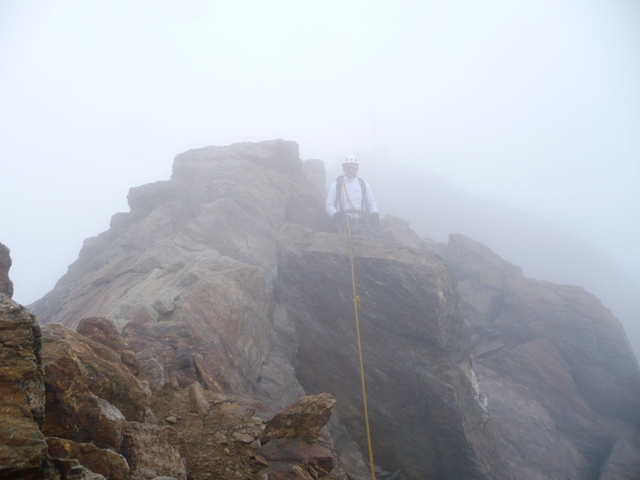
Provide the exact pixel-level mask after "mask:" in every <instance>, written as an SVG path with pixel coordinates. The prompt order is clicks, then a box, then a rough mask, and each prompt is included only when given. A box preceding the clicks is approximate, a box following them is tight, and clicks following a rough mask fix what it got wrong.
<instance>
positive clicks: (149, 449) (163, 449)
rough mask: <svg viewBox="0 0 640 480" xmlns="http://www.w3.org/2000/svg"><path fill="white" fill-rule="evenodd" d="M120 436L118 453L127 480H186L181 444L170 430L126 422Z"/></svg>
mask: <svg viewBox="0 0 640 480" xmlns="http://www.w3.org/2000/svg"><path fill="white" fill-rule="evenodd" d="M122 434H123V440H122V446H121V447H120V450H119V453H120V454H121V455H123V456H124V457H125V458H126V459H127V462H128V463H129V467H130V468H131V471H130V473H129V478H130V479H131V480H147V479H149V478H154V477H160V476H167V477H174V478H176V479H177V480H186V478H187V458H186V447H185V443H184V440H183V439H182V438H181V437H180V435H179V434H178V432H176V430H174V429H173V428H172V427H158V426H156V425H148V424H142V423H138V422H127V424H126V425H125V427H124V429H123V431H122Z"/></svg>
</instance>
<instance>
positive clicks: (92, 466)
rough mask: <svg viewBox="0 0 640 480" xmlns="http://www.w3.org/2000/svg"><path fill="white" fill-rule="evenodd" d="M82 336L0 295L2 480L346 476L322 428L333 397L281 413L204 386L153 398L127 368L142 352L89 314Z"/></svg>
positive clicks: (171, 388) (305, 400)
mask: <svg viewBox="0 0 640 480" xmlns="http://www.w3.org/2000/svg"><path fill="white" fill-rule="evenodd" d="M79 330H83V331H85V332H87V333H88V335H86V336H85V335H82V334H80V333H77V332H74V331H72V330H70V329H68V328H67V327H64V326H63V325H60V324H48V325H47V326H45V327H44V328H43V329H42V330H41V329H40V327H39V326H38V324H37V323H36V322H35V318H34V317H33V315H31V314H30V313H29V312H28V311H27V310H26V309H25V308H24V307H22V306H20V305H18V304H16V303H15V302H13V301H11V300H10V299H8V298H7V297H6V296H4V295H0V341H1V342H2V346H3V348H2V353H1V357H0V361H1V363H0V388H1V390H0V392H1V393H2V399H3V407H2V422H1V423H0V445H1V447H0V477H1V478H3V479H4V478H6V479H34V480H36V479H51V480H53V479H60V480H66V479H68V480H73V479H84V480H99V479H104V478H107V479H112V480H126V479H130V480H144V479H160V478H162V479H165V480H166V479H167V478H174V479H176V480H186V479H187V478H190V479H200V478H216V479H235V478H265V479H267V478H317V476H318V475H320V476H323V477H325V478H335V479H338V478H345V476H344V473H343V472H341V471H340V469H339V468H337V469H336V468H334V467H336V463H335V457H336V453H335V449H334V447H333V443H332V441H331V437H330V436H329V434H328V431H327V430H326V429H323V427H324V425H325V424H326V423H327V422H328V421H329V419H330V417H331V414H332V412H333V406H334V404H335V400H334V399H333V398H332V397H331V396H330V395H328V394H324V395H317V396H307V397H302V398H300V399H299V400H298V402H296V403H294V404H292V405H289V406H288V407H286V408H285V409H283V410H282V411H281V412H280V413H278V414H276V415H275V416H274V415H273V414H272V413H271V412H270V411H269V410H268V408H267V407H266V406H265V405H264V404H262V403H260V402H258V401H256V400H253V399H249V398H242V397H239V396H234V395H223V394H216V393H214V392H211V391H205V390H204V388H203V387H202V385H201V384H200V383H197V382H196V383H193V384H192V385H190V386H189V387H188V388H185V389H182V388H180V387H179V386H178V385H177V384H173V385H171V384H170V385H168V386H167V388H165V389H163V390H162V391H159V392H157V393H156V394H155V395H153V394H152V393H151V391H150V390H149V388H148V382H147V381H146V380H143V379H140V378H139V377H136V376H134V375H133V374H132V372H131V370H130V369H129V367H128V366H127V365H125V364H124V363H123V361H122V359H123V358H128V359H129V360H132V359H133V358H136V357H135V355H133V352H131V351H130V350H129V349H128V346H127V345H126V344H125V343H124V342H122V340H121V339H120V338H119V336H118V334H117V331H116V329H115V326H114V325H113V324H112V323H111V322H109V321H108V320H107V319H105V318H101V317H98V318H90V319H84V320H83V321H82V322H81V324H80V327H79ZM92 337H93V338H92ZM108 344H111V346H113V347H114V348H111V347H110V346H108ZM142 372H144V369H140V370H139V373H142ZM151 407H153V410H152V408H151ZM291 475H294V476H293V477H292V476H291Z"/></svg>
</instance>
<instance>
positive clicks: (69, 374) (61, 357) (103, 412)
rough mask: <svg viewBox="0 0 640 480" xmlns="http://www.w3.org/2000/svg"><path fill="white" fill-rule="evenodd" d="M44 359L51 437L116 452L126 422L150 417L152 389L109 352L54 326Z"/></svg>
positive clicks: (46, 332)
mask: <svg viewBox="0 0 640 480" xmlns="http://www.w3.org/2000/svg"><path fill="white" fill-rule="evenodd" d="M42 359H43V366H44V372H45V384H46V411H47V415H46V416H45V421H44V427H43V431H44V433H45V434H46V435H47V436H50V437H62V438H68V439H71V440H74V441H76V442H81V443H87V442H90V441H93V442H94V443H95V444H96V445H97V446H98V447H101V448H114V449H117V448H118V447H119V446H120V442H121V440H122V436H121V429H122V426H123V424H124V421H125V419H126V418H127V419H132V420H141V421H144V419H145V418H146V415H147V409H148V407H149V399H148V395H147V391H145V389H144V388H143V386H142V385H141V384H140V382H139V381H138V379H136V378H135V377H134V376H133V375H132V374H131V372H130V371H129V369H128V368H127V367H126V366H124V365H123V364H122V362H121V360H120V356H119V355H118V354H117V353H116V352H114V351H113V350H111V349H110V348H108V347H105V346H104V345H102V344H100V343H97V342H94V341H93V340H90V339H89V338H87V337H85V336H83V335H80V334H78V333H76V332H74V331H73V330H70V329H68V328H66V327H64V326H63V325H60V324H55V323H52V324H48V325H46V326H45V327H44V328H43V348H42Z"/></svg>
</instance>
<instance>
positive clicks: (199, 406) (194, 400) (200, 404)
mask: <svg viewBox="0 0 640 480" xmlns="http://www.w3.org/2000/svg"><path fill="white" fill-rule="evenodd" d="M187 391H188V392H189V403H190V404H191V409H192V410H193V411H194V412H196V413H203V414H204V413H207V412H208V411H209V410H210V409H211V406H210V405H209V402H208V401H207V399H206V398H205V396H204V388H202V385H200V383H199V382H194V383H192V384H191V385H189V387H188V388H187ZM252 441H253V440H252Z"/></svg>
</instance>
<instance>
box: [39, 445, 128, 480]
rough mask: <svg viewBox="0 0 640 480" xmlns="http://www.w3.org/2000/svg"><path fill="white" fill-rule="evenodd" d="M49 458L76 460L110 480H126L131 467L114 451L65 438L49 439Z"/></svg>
mask: <svg viewBox="0 0 640 480" xmlns="http://www.w3.org/2000/svg"><path fill="white" fill-rule="evenodd" d="M47 445H48V448H49V456H50V457H51V458H53V459H75V460H78V462H79V463H80V464H81V465H82V466H83V467H86V468H88V469H89V470H91V471H92V472H95V473H98V474H100V475H103V476H104V477H106V478H108V479H109V480H126V479H127V478H128V474H129V465H128V464H127V461H126V460H125V458H124V457H123V456H122V455H119V454H117V453H116V452H114V451H113V450H109V449H102V448H98V447H96V446H95V445H94V444H92V443H77V442H74V441H73V440H67V439H65V438H56V437H47Z"/></svg>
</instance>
